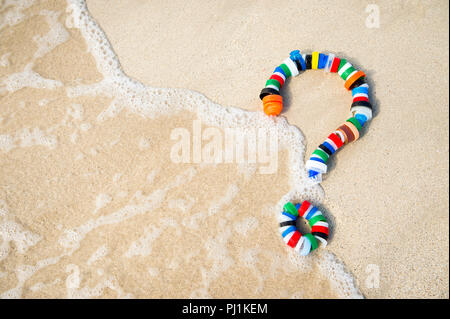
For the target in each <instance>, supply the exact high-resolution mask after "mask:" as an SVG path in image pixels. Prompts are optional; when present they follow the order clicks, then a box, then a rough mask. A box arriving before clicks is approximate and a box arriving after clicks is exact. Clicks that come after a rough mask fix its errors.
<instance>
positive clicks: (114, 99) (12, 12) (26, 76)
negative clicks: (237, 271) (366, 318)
mask: <svg viewBox="0 0 450 319" xmlns="http://www.w3.org/2000/svg"><path fill="white" fill-rule="evenodd" d="M3 3H4V5H3V7H5V6H11V3H14V2H11V1H4V2H3ZM32 3H33V1H23V2H22V4H19V5H15V6H14V8H10V9H8V12H7V14H6V19H4V21H3V23H2V24H1V25H0V29H1V28H3V27H4V26H5V25H14V24H17V23H19V22H20V21H22V20H23V19H24V18H25V16H24V13H23V10H24V9H26V8H28V7H29V6H31V4H32ZM67 3H68V7H67V9H66V12H67V13H68V16H67V19H66V21H65V27H67V28H77V29H79V30H80V32H81V34H82V36H83V37H84V39H85V40H86V44H87V47H88V50H89V52H90V53H91V54H92V55H93V57H94V60H95V63H96V66H97V69H98V70H99V72H100V73H101V74H102V75H103V77H104V78H103V80H102V81H101V82H98V83H95V84H88V85H76V86H73V87H69V88H67V89H66V93H67V96H68V97H70V98H71V97H78V96H96V95H102V96H106V97H109V98H111V103H110V104H109V105H108V107H106V108H105V109H104V110H103V111H101V112H100V113H99V114H98V116H97V121H99V122H102V121H105V120H107V119H108V118H111V117H115V116H116V115H117V114H119V113H120V112H121V111H122V110H124V109H127V110H128V111H131V112H134V113H136V114H139V115H142V116H146V117H148V118H155V117H157V116H159V115H170V114H177V113H180V112H183V111H189V112H193V113H196V114H197V115H198V117H199V119H201V121H202V122H203V124H204V125H209V126H217V127H221V128H240V129H243V131H244V132H245V131H246V130H250V129H258V128H261V129H263V130H265V131H266V132H270V131H276V133H277V136H278V145H279V149H280V150H287V151H288V154H289V163H288V166H289V170H290V180H289V183H290V190H289V192H288V193H286V194H284V195H283V196H282V198H280V200H279V202H278V203H277V205H276V206H275V207H273V208H271V209H270V210H271V211H272V212H273V213H276V212H277V211H279V210H280V209H282V205H283V204H284V203H285V202H287V201H300V200H303V199H309V200H311V201H314V202H320V201H321V199H322V198H323V191H322V189H321V188H320V187H319V186H318V185H315V184H313V183H311V182H310V181H309V179H308V177H307V176H306V171H305V168H304V163H303V156H304V151H305V147H304V144H303V143H304V138H303V136H302V134H301V132H300V131H299V130H298V128H296V127H294V126H291V125H289V124H288V122H287V121H286V119H285V118H283V117H277V118H269V117H267V116H265V115H264V114H263V113H262V112H249V111H244V110H241V109H237V108H233V107H226V106H222V105H219V104H216V103H214V102H212V101H210V100H208V99H207V98H206V97H205V96H203V95H202V94H200V93H197V92H193V91H190V90H187V89H161V88H151V87H147V86H145V85H143V84H142V83H140V82H138V81H135V80H133V79H131V78H129V77H127V76H126V75H125V74H124V72H123V71H122V69H121V67H120V64H119V61H118V58H117V56H116V55H115V53H114V51H113V49H112V47H111V45H110V44H109V42H108V40H107V38H106V36H105V34H104V33H103V31H102V30H101V29H100V27H99V26H98V25H97V23H96V22H95V21H94V20H93V19H92V17H91V16H90V14H89V12H88V10H87V7H86V4H85V2H84V1H82V0H67ZM3 7H2V9H3ZM40 14H41V15H43V16H44V17H45V19H46V21H47V23H48V24H49V26H50V32H49V33H47V34H46V35H43V36H39V37H35V38H34V41H35V42H36V43H37V45H38V50H37V51H36V52H35V55H34V58H33V60H34V59H35V58H39V57H42V56H44V55H45V54H47V53H48V52H50V51H51V50H52V49H53V48H55V47H56V46H57V45H60V44H61V43H64V42H65V41H67V39H68V37H69V34H68V32H67V31H66V30H65V29H64V26H62V25H61V24H60V23H59V22H58V14H57V13H54V12H51V11H41V12H40ZM1 61H2V62H1V63H2V65H7V64H8V56H2V58H1ZM32 68H33V61H32V62H30V63H29V64H28V65H27V66H26V67H25V69H24V70H23V71H22V72H19V73H14V74H12V75H10V76H8V77H6V78H2V79H0V93H3V92H9V93H12V92H16V91H17V90H20V89H22V88H26V87H30V88H41V89H56V88H58V87H61V86H62V85H63V84H62V82H60V81H58V80H53V79H46V78H43V77H42V76H41V75H39V74H38V73H36V72H34V71H33V69H32ZM40 104H41V103H40ZM46 104H47V103H44V102H43V103H42V106H45V105H46ZM68 115H69V116H70V117H71V118H72V119H73V120H74V121H82V120H83V107H82V106H79V105H72V108H69V110H68ZM94 125H95V124H94ZM79 127H80V129H81V130H82V131H87V130H89V128H90V127H91V124H90V123H87V122H85V123H80V126H79ZM77 137H78V134H77V133H76V132H74V133H73V134H72V136H71V141H72V142H73V143H76V140H77ZM118 141H119V139H118V140H117V142H118ZM117 142H116V143H117ZM137 143H138V146H139V148H140V149H141V150H145V149H147V148H148V147H150V146H151V143H150V141H149V140H144V139H140V140H139V139H138V140H137ZM56 144H57V141H56V138H55V137H53V136H48V135H46V134H45V133H44V132H43V131H41V130H39V129H38V128H35V129H33V130H32V131H30V130H29V129H24V130H22V131H20V132H16V133H15V134H4V135H0V149H2V150H3V151H5V152H8V151H10V150H11V149H13V148H15V147H17V146H22V147H26V146H32V145H44V146H47V147H49V148H54V147H56ZM92 150H95V149H94V148H92V149H91V151H92ZM95 152H97V151H96V150H95ZM91 153H92V152H91ZM80 154H81V153H80ZM81 155H82V154H81ZM80 159H82V157H80ZM239 170H240V172H241V173H243V174H244V175H245V176H247V178H250V177H252V176H253V175H254V174H255V171H256V168H255V167H254V166H252V165H247V166H246V165H241V166H239ZM196 173H197V172H196V170H195V169H188V170H187V171H185V172H183V173H182V174H180V175H179V176H177V177H176V178H175V179H174V180H173V181H170V182H169V183H168V184H167V185H166V186H165V187H163V188H161V189H158V190H155V191H154V192H152V193H151V194H150V195H147V196H144V195H143V194H142V193H140V192H137V193H135V194H134V196H133V197H132V198H131V199H130V201H129V203H128V204H127V205H125V206H124V207H122V208H120V209H118V210H116V211H115V212H113V213H110V214H107V215H102V216H99V217H98V218H95V219H90V220H88V221H87V222H86V223H84V224H82V225H80V226H78V227H75V228H73V229H68V230H65V231H64V234H63V235H62V236H61V237H60V238H59V244H60V245H61V246H62V247H63V248H65V252H64V254H63V255H61V256H58V257H54V258H49V259H45V260H41V261H39V262H38V263H37V264H36V265H34V266H30V265H21V266H19V267H18V268H17V271H16V272H17V278H18V284H17V286H16V287H15V288H13V289H11V290H9V291H7V292H5V293H4V294H3V295H2V296H1V297H20V295H21V291H22V288H23V284H24V283H25V281H26V280H27V279H28V278H30V277H31V276H32V275H33V274H34V273H35V272H36V271H37V270H39V269H41V268H43V267H46V266H47V265H51V264H54V263H56V262H58V261H59V260H60V258H62V256H67V255H70V254H71V253H73V252H74V251H76V250H77V249H78V248H79V247H80V243H81V241H82V240H83V239H84V238H85V236H86V235H87V234H88V233H89V232H91V231H93V230H94V229H96V228H98V227H100V226H103V225H108V224H115V223H120V222H122V221H125V220H127V219H129V218H131V217H133V216H136V215H139V214H145V213H148V212H151V211H153V210H155V209H157V208H159V207H160V206H161V205H162V203H163V201H164V200H165V199H166V194H167V192H168V191H169V190H170V189H172V188H175V187H177V186H179V185H182V184H183V183H184V182H186V181H190V180H191V179H192V177H193V176H195V175H196ZM156 174H157V172H156V171H153V172H151V173H150V174H149V176H148V177H147V180H148V182H149V183H153V181H154V179H155V177H156ZM119 181H120V176H116V177H115V178H114V182H115V183H118V182H119ZM123 193H124V195H123V197H125V196H127V192H124V191H123ZM238 193H239V188H238V186H237V185H235V184H231V185H230V186H229V188H228V189H227V191H226V193H225V194H222V195H221V197H219V198H218V199H217V200H215V201H214V204H213V206H211V207H210V209H209V210H208V211H207V212H191V213H190V216H186V217H184V218H183V219H182V220H181V223H182V224H183V225H185V226H186V227H188V228H191V229H197V228H198V227H199V222H200V221H201V219H202V218H204V217H205V216H206V214H209V215H214V214H216V213H217V212H218V211H220V210H223V209H224V207H226V206H227V205H229V204H230V203H231V202H232V200H233V199H234V198H235V197H236V196H237V194H238ZM108 196H109V195H108ZM110 201H111V198H110V197H108V198H105V197H100V198H98V197H97V199H96V201H95V207H96V208H95V212H97V211H98V210H99V209H101V208H102V207H104V206H105V205H107V204H108V203H109V202H110ZM191 206H192V203H190V202H189V200H188V201H186V200H185V199H180V200H175V201H172V202H170V203H169V208H177V209H181V210H183V209H184V210H186V211H190V209H191ZM2 214H3V215H5V214H6V213H5V212H4V211H3V210H2V207H1V206H0V216H2ZM260 216H263V213H261V215H260ZM96 217H97V216H96ZM258 217H259V216H257V215H256V216H255V217H254V218H249V219H245V220H242V221H240V222H238V223H235V224H233V225H227V224H225V221H224V220H223V219H221V220H219V227H220V228H221V229H222V231H221V232H220V233H219V234H217V235H216V236H215V237H210V238H205V240H204V242H203V246H204V248H205V249H206V251H207V252H208V253H207V258H208V260H210V261H211V262H212V268H211V269H208V270H205V269H202V271H201V273H202V286H201V288H199V289H198V290H196V291H194V292H193V293H192V297H209V295H208V285H209V283H211V282H212V281H213V280H214V279H216V278H217V277H218V276H220V274H221V273H222V272H224V271H226V270H227V269H228V268H229V267H231V266H232V265H233V259H232V258H231V257H230V255H229V254H228V250H227V245H226V243H227V241H228V239H229V238H230V236H235V235H236V232H239V233H241V234H245V233H246V232H248V231H250V230H251V229H252V228H254V227H256V226H257V225H258ZM8 225H9V226H8ZM173 225H174V224H173V221H170V220H166V221H165V222H162V223H161V225H159V228H149V229H147V230H146V233H145V234H144V236H143V237H141V238H139V239H137V240H136V241H134V242H133V243H132V244H131V246H130V247H129V249H128V251H127V252H126V253H125V256H126V257H131V256H136V255H143V256H146V255H149V254H150V253H151V251H152V241H153V240H155V238H157V237H158V236H160V234H161V232H162V229H164V228H167V227H172V226H173ZM5 227H9V228H8V229H12V228H11V227H12V226H11V225H10V224H7V225H6V226H5ZM15 227H16V226H15ZM13 228H14V227H13ZM274 231H277V230H275V229H274ZM23 232H24V230H21V229H19V228H17V227H16V231H15V233H14V234H13V235H11V236H12V237H11V238H9V237H8V238H9V239H8V240H16V241H17V242H18V243H19V244H18V246H17V247H22V248H18V249H21V251H22V252H25V251H26V249H27V248H28V247H29V246H31V245H34V244H36V243H37V242H38V239H37V238H35V237H32V236H31V237H30V236H29V235H28V236H25V235H23ZM8 233H9V234H11V232H8ZM20 234H22V235H20ZM21 236H22V237H24V236H25V237H24V238H25V239H20V238H21ZM101 248H102V247H100V248H99V250H98V251H96V252H95V253H94V254H93V255H92V256H91V258H90V259H89V261H88V264H92V263H94V262H95V260H97V258H101V257H102V256H104V255H106V253H107V249H106V248H103V249H101ZM1 249H3V251H7V250H8V249H9V246H8V248H6V246H5V247H3V248H1V247H0V255H1V254H2V252H1ZM105 249H106V251H105ZM7 253H8V252H6V254H7ZM240 257H241V260H242V261H243V262H244V263H245V265H247V267H253V266H254V264H255V262H256V260H257V258H258V251H255V250H242V251H241V252H240ZM271 257H272V258H271V260H272V264H271V265H270V267H269V269H270V270H271V271H272V272H273V273H276V272H277V270H278V269H281V267H283V269H284V270H285V271H296V270H298V269H299V268H303V269H305V268H306V269H308V268H309V269H312V266H311V264H312V263H313V262H317V263H318V264H319V265H320V266H319V269H321V271H322V273H323V274H324V275H325V276H327V277H328V278H329V279H330V280H331V281H332V284H333V286H334V287H335V288H336V289H337V291H338V292H339V293H340V294H341V296H342V297H361V295H360V293H359V291H358V289H357V288H356V286H355V283H354V280H353V278H352V276H351V275H350V274H349V273H348V272H347V271H346V270H345V268H344V266H343V265H342V264H341V263H340V262H339V261H338V260H337V259H336V258H335V257H334V255H332V254H331V253H328V252H327V251H321V252H320V254H317V256H312V258H300V257H299V256H298V255H296V254H294V253H293V252H292V251H289V258H290V260H291V261H292V263H291V266H286V265H281V262H280V260H281V257H279V256H276V255H274V256H271ZM0 259H1V258H0ZM171 266H172V267H176V266H177V262H176V261H172V264H171ZM149 274H150V275H152V276H154V275H157V274H158V270H155V268H149ZM73 279H74V280H75V281H76V280H77V276H76V274H74V275H73ZM79 279H80V278H78V280H79ZM40 288H42V287H41V286H39V285H38V286H36V289H40ZM105 288H110V289H112V290H115V291H116V292H117V293H118V295H119V297H126V296H130V295H128V294H126V293H124V292H123V291H122V289H121V288H120V286H119V285H118V283H117V281H116V280H115V278H114V277H107V278H105V279H104V280H103V281H102V282H100V283H99V284H97V285H96V286H95V287H92V288H90V287H84V288H71V290H68V292H67V293H68V296H69V297H74V298H76V297H94V296H100V295H101V294H102V292H103V290H104V289H105Z"/></svg>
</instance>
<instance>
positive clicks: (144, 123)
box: [0, 1, 449, 298]
mask: <svg viewBox="0 0 450 319" xmlns="http://www.w3.org/2000/svg"><path fill="white" fill-rule="evenodd" d="M378 5H379V9H380V19H381V20H380V27H379V28H375V29H371V28H367V27H366V26H365V19H366V16H367V13H365V8H366V4H365V3H362V2H359V1H345V2H340V4H339V6H337V5H336V4H334V2H330V1H326V2H319V3H318V2H314V4H313V3H302V4H300V3H294V2H289V3H286V4H285V5H283V4H279V5H278V7H277V8H274V7H273V4H272V3H269V2H267V3H262V2H260V3H258V4H250V3H248V4H244V5H243V4H242V3H241V2H237V1H236V2H234V1H228V2H227V3H226V4H216V3H215V2H210V3H206V4H205V3H204V2H200V1H188V2H186V1H172V2H170V4H169V3H166V2H162V1H161V2H155V1H152V2H151V3H143V2H141V1H120V2H119V3H115V4H114V5H111V4H110V3H107V1H88V7H89V10H90V12H91V14H92V15H93V17H94V18H95V19H96V20H97V22H98V23H99V24H100V26H101V27H102V29H103V30H104V31H105V33H106V35H107V37H108V39H109V40H110V42H111V44H112V47H113V48H114V51H115V52H116V54H117V56H118V59H119V60H120V63H121V65H122V68H123V70H124V71H125V73H126V74H127V75H128V76H130V77H132V78H133V79H136V80H139V81H141V82H142V83H144V84H145V85H148V86H149V87H162V88H186V89H190V90H195V91H198V92H200V93H202V94H205V95H206V96H207V97H208V98H209V99H211V100H212V101H214V102H216V103H219V104H220V105H224V106H233V107H238V108H241V109H244V110H248V111H255V112H261V111H260V109H261V103H260V101H259V99H258V94H259V90H260V89H261V87H262V85H263V84H264V81H265V79H266V78H267V75H268V74H270V72H271V71H272V69H273V67H274V66H275V65H276V64H277V63H278V62H279V61H281V60H282V59H284V57H285V56H286V55H287V54H288V53H289V51H290V50H292V49H293V48H300V49H305V50H309V51H312V50H325V51H331V52H335V53H337V54H339V55H340V56H342V57H345V58H348V59H349V60H350V61H351V62H352V63H353V64H355V65H356V66H358V67H361V68H362V69H363V70H364V71H365V72H366V73H367V75H368V78H369V84H370V85H371V88H372V100H373V101H374V105H375V110H376V112H375V114H376V116H375V118H374V119H373V121H372V122H371V123H370V124H369V125H368V126H367V128H365V130H364V135H363V137H362V138H361V139H360V140H358V141H357V142H356V143H354V144H353V145H349V146H346V148H345V149H343V150H341V151H340V152H339V154H338V155H337V156H335V157H334V159H333V162H332V165H331V167H332V169H330V172H329V174H327V176H326V180H325V181H324V182H323V183H322V187H323V190H324V193H325V197H323V196H321V192H320V191H318V190H317V189H316V188H314V187H313V186H311V187H309V188H306V189H305V190H304V194H303V195H302V196H301V197H303V198H308V199H312V200H314V201H315V202H316V203H317V204H320V206H321V208H322V210H323V211H324V213H325V214H326V215H327V216H328V217H329V219H330V221H331V223H332V234H333V235H332V239H331V241H330V244H329V245H328V246H327V247H326V248H325V249H322V250H320V251H318V252H317V254H315V255H314V256H309V257H308V258H307V259H299V257H298V256H294V255H293V254H292V252H291V251H289V250H288V249H287V248H286V247H284V246H283V245H282V242H281V240H280V238H279V234H278V230H277V223H276V218H275V216H276V213H277V212H276V208H277V204H278V203H279V201H280V198H282V197H283V196H285V194H286V193H287V192H288V191H289V190H290V188H291V187H292V181H290V179H291V178H292V171H290V170H289V169H288V168H287V166H288V161H289V159H288V158H289V156H288V155H287V154H286V150H281V151H280V154H279V168H278V171H277V174H275V175H264V174H257V173H255V170H254V169H253V170H252V169H251V168H248V167H244V168H242V167H240V166H239V165H236V164H229V165H202V164H183V165H180V164H175V163H171V162H170V161H168V159H167V154H168V153H170V146H171V145H170V144H168V143H167V140H168V136H169V135H170V132H171V130H172V129H173V128H177V127H187V128H190V127H191V126H192V120H193V119H194V118H196V115H195V114H193V113H191V112H187V111H186V112H182V113H181V114H177V115H170V116H168V115H164V114H163V115H158V116H156V117H154V118H149V116H148V114H146V113H145V112H144V113H145V114H141V113H140V112H139V110H137V111H133V107H132V106H129V105H127V106H126V107H125V108H124V109H119V112H118V114H117V115H115V114H113V116H112V117H108V116H106V119H103V120H100V121H99V115H102V114H105V113H104V111H105V109H106V110H107V109H108V105H110V103H111V101H112V100H114V98H115V95H114V92H113V93H111V94H109V95H108V94H107V92H108V91H107V89H104V90H100V91H101V93H102V94H96V95H90V94H84V93H83V94H79V95H76V94H72V95H71V94H68V92H71V91H70V88H73V87H78V86H80V85H83V84H85V85H90V84H95V83H101V81H102V79H103V77H104V74H102V72H103V71H104V70H103V69H102V67H101V65H99V64H98V61H96V60H95V57H94V56H93V55H92V54H91V52H88V50H87V46H86V43H85V39H84V38H83V36H82V34H81V33H80V31H79V30H78V29H77V28H69V27H68V26H67V23H65V18H66V14H67V13H66V12H65V8H66V3H65V2H64V1H44V2H42V3H40V4H39V5H35V6H31V7H30V8H28V9H27V8H25V9H24V10H23V12H24V14H25V18H24V20H23V21H22V22H19V23H18V24H16V25H13V26H6V27H4V28H2V29H0V39H1V40H0V44H1V46H0V57H1V58H2V61H6V62H5V63H4V64H5V66H3V64H2V67H0V79H1V80H3V79H4V78H5V77H7V76H9V75H11V74H13V73H17V72H23V71H24V70H28V71H27V72H28V73H25V76H26V78H30V77H34V78H33V79H34V81H33V82H32V83H35V84H34V86H35V87H23V88H21V87H20V86H19V87H17V88H18V89H17V90H15V89H13V88H12V87H9V89H10V90H8V87H6V91H5V87H4V86H3V87H2V86H0V103H1V104H2V106H3V107H2V110H1V115H0V118H1V122H0V123H1V132H0V135H2V136H8V137H9V139H10V140H11V139H13V142H11V141H10V142H8V141H6V142H5V141H4V140H2V143H3V144H2V146H3V149H2V152H1V153H0V164H1V166H0V167H1V168H0V189H1V193H0V195H1V197H0V200H1V202H0V212H1V214H0V218H2V219H1V221H0V222H1V224H0V225H1V226H0V235H2V236H0V237H2V241H1V242H0V247H1V251H0V294H2V293H3V294H2V297H19V298H20V297H21V298H33V297H38V298H45V297H69V298H70V297H73V298H76V297H84V298H86V297H88V298H90V297H103V298H108V297H137V298H140V297H247V298H258V297H259V298H261V297H262V298H264V297H275V298H318V297H323V298H330V297H331V298H334V297H349V296H350V297H357V296H360V293H361V294H362V295H364V296H365V297H367V298H377V297H378V298H415V297H418V298H436V297H437V298H448V296H449V294H448V254H449V239H448V238H449V237H448V225H449V224H448V195H449V194H448V192H449V186H448V185H449V183H448V154H449V150H448V144H449V143H448V105H449V104H448V3H447V2H434V3H424V2H419V1H417V2H401V3H400V2H399V3H397V4H396V3H390V2H379V3H378ZM43 9H47V10H51V11H55V12H59V13H60V16H59V17H57V21H59V22H60V24H61V25H62V26H64V27H63V29H59V30H60V34H59V36H58V37H56V40H55V39H53V40H52V41H51V42H52V43H54V44H56V45H55V47H54V48H53V47H52V48H51V50H49V51H48V52H47V51H46V50H44V51H42V52H43V53H42V56H39V54H38V56H37V57H33V55H36V52H41V51H39V46H38V45H36V41H35V40H33V36H36V35H37V34H39V35H44V34H46V33H48V32H49V30H52V29H58V28H57V27H55V25H51V26H50V24H49V22H52V21H53V20H52V15H51V14H48V12H46V11H44V14H39V13H42V10H43ZM8 10H9V12H10V11H11V9H6V10H4V11H3V12H0V15H2V14H3V16H5V12H8ZM46 19H47V20H46ZM281 22H282V23H281ZM0 25H1V20H0ZM49 26H50V27H49ZM64 30H65V31H64ZM65 32H67V34H65ZM35 39H36V38H35ZM58 39H61V40H60V42H58ZM41 50H43V49H41ZM30 61H31V63H32V68H31V69H30V68H29V67H28V68H27V64H29V63H30ZM424 61H425V62H424ZM30 70H32V71H30ZM33 72H34V73H33ZM103 73H104V72H103ZM1 80H0V81H1ZM0 83H1V82H0ZM36 85H38V87H36ZM2 89H3V90H2ZM155 92H156V91H155ZM170 92H174V93H170ZM160 94H161V95H163V96H164V95H165V94H168V95H169V96H170V98H168V99H169V104H167V105H169V106H171V107H172V106H173V107H174V108H176V106H177V103H178V104H180V103H181V104H183V103H186V104H189V103H193V102H192V100H191V99H190V98H188V99H187V100H186V99H185V98H184V97H183V96H185V95H188V96H192V94H191V93H188V92H187V91H184V90H181V91H177V90H175V91H162V93H160ZM193 96H194V98H197V100H195V99H194V101H200V100H198V97H197V96H196V95H195V94H194V95H193ZM285 96H286V97H287V104H288V108H287V110H286V112H284V113H283V115H284V116H285V117H286V118H287V120H288V122H289V124H291V125H294V126H296V127H298V128H300V129H301V131H302V132H303V134H304V136H305V139H306V141H305V142H306V156H308V155H309V154H310V153H311V152H312V150H313V149H314V148H315V147H316V146H317V145H318V144H319V143H320V142H321V141H322V140H323V138H324V137H325V136H326V135H327V134H328V133H329V132H330V131H331V130H332V129H333V128H335V127H337V126H338V125H339V124H340V122H342V120H344V119H345V115H346V114H348V108H349V105H350V102H351V96H350V95H349V94H348V93H347V94H346V93H345V89H344V88H343V85H342V80H340V79H339V78H337V77H336V76H327V75H324V74H323V73H322V72H312V71H311V72H307V73H306V74H303V75H302V76H300V77H298V78H296V79H294V80H292V81H290V82H289V84H288V88H287V90H286V92H285ZM123 103H124V104H126V102H123ZM206 103H207V104H208V103H209V102H206ZM167 105H166V106H167ZM166 106H164V105H161V107H162V108H164V107H166ZM330 106H331V107H333V111H330V109H331V108H330ZM334 108H336V109H334ZM29 132H31V134H29ZM30 135H31V136H34V138H29V136H30ZM24 136H25V137H24ZM4 139H6V138H4ZM4 145H6V146H4ZM301 155H303V153H301ZM300 178H301V176H300ZM299 182H302V181H299ZM180 215H181V216H182V217H180ZM334 256H336V257H337V260H334V259H333V258H334ZM330 258H331V259H330ZM330 260H331V261H330ZM339 261H342V262H343V264H344V265H345V267H344V268H342V269H341V268H340V267H342V265H341V264H340V262H339ZM324 265H326V266H327V267H328V269H325V270H324V269H323V267H324ZM331 266H333V267H334V268H332V267H331ZM330 267H331V268H330ZM330 269H331V270H330ZM348 274H351V275H352V276H353V278H354V280H355V286H356V288H354V290H352V289H353V282H352V281H351V280H350V281H345V279H342V278H343V277H342V276H343V275H348ZM377 274H379V278H376V277H377V276H376V275H377ZM374 275H375V277H374ZM345 278H347V277H345ZM374 278H375V280H374ZM347 279H348V278H347Z"/></svg>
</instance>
